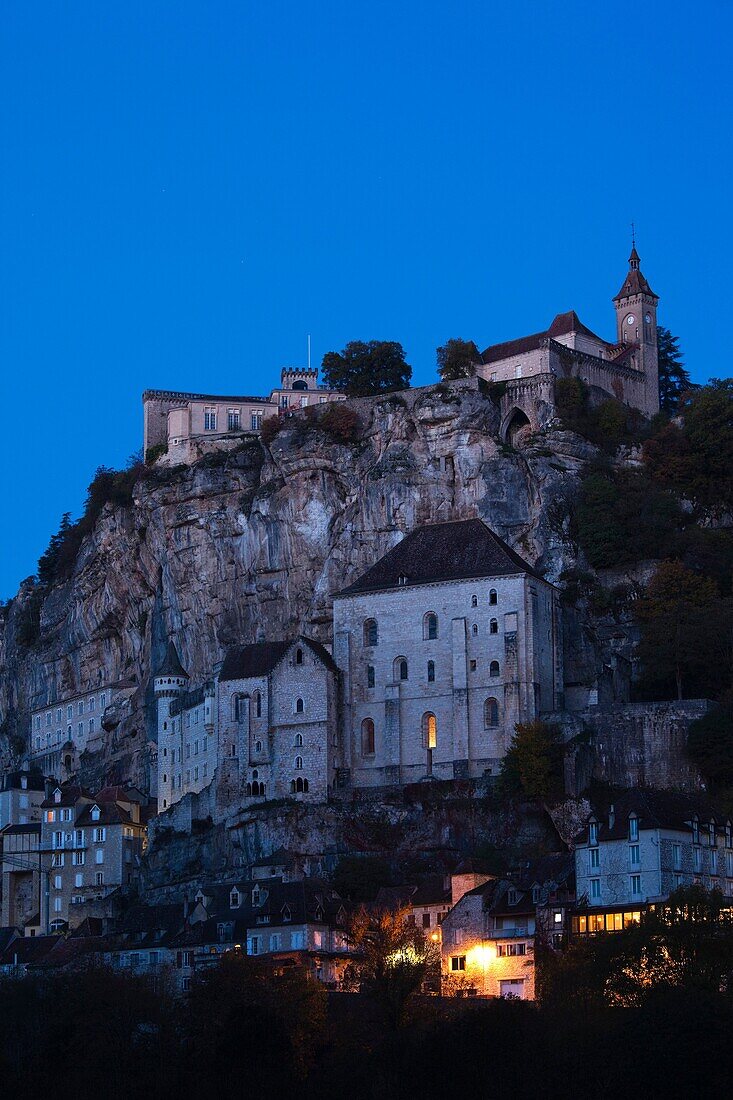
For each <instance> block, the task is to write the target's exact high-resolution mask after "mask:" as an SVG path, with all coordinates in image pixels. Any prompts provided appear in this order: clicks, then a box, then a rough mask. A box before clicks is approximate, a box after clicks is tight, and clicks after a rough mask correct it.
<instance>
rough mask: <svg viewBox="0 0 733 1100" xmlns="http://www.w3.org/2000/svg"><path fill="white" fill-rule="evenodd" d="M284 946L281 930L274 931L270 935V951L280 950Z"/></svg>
mask: <svg viewBox="0 0 733 1100" xmlns="http://www.w3.org/2000/svg"><path fill="white" fill-rule="evenodd" d="M281 946H282V936H281V934H280V933H279V932H274V933H273V934H272V935H271V936H270V951H279V950H280V948H281Z"/></svg>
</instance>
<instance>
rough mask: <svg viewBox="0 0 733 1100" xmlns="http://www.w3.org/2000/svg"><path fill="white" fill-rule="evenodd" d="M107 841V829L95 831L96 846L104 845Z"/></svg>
mask: <svg viewBox="0 0 733 1100" xmlns="http://www.w3.org/2000/svg"><path fill="white" fill-rule="evenodd" d="M106 839H107V830H106V829H95V830H94V842H95V844H102V843H103V842H104V841H105V840H106Z"/></svg>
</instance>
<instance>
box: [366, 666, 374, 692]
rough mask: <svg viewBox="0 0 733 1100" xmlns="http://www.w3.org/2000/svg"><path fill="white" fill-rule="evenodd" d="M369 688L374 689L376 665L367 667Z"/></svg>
mask: <svg viewBox="0 0 733 1100" xmlns="http://www.w3.org/2000/svg"><path fill="white" fill-rule="evenodd" d="M367 687H368V688H373V687H374V665H367Z"/></svg>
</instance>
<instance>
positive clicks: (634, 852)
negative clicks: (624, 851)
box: [629, 844, 641, 867]
mask: <svg viewBox="0 0 733 1100" xmlns="http://www.w3.org/2000/svg"><path fill="white" fill-rule="evenodd" d="M629 863H630V864H631V866H632V867H638V866H639V864H640V863H641V856H640V854H639V845H638V844H630V845H629Z"/></svg>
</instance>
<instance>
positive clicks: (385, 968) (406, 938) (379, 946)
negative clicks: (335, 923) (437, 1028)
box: [345, 906, 438, 1028]
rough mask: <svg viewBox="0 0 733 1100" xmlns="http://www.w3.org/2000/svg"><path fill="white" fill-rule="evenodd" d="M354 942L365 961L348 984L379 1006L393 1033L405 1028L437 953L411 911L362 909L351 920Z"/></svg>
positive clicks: (406, 908) (351, 972)
mask: <svg viewBox="0 0 733 1100" xmlns="http://www.w3.org/2000/svg"><path fill="white" fill-rule="evenodd" d="M349 940H350V942H351V945H352V947H353V949H354V951H355V952H356V953H357V954H358V955H359V956H360V959H359V961H358V962H354V963H352V964H351V966H350V967H349V969H348V971H347V974H346V976H345V980H346V981H347V982H349V983H350V984H352V985H353V986H355V987H356V988H358V989H359V990H360V991H361V992H362V993H365V994H367V995H368V996H370V997H371V998H372V999H373V1000H374V1001H375V1002H376V1004H377V1005H378V1006H379V1007H380V1009H381V1010H382V1012H383V1013H384V1017H385V1022H386V1024H387V1025H388V1026H389V1027H393V1028H394V1027H399V1026H400V1025H401V1024H402V1023H403V1022H404V1019H405V1012H406V1009H407V1005H408V1002H409V1001H410V999H411V998H412V997H413V996H414V994H415V993H417V992H419V990H420V988H421V986H422V983H423V981H424V979H425V976H426V974H427V972H428V970H429V968H430V967H431V966H434V965H437V961H438V951H437V948H436V947H435V945H434V944H432V943H431V942H429V941H428V940H427V939H426V937H425V933H424V932H423V930H422V928H417V927H416V925H415V924H414V922H413V921H412V920H411V911H410V908H409V906H403V907H400V908H397V909H387V908H370V909H367V908H366V907H365V906H361V907H360V908H359V909H357V910H356V911H355V912H354V913H353V915H352V917H351V921H350V923H349Z"/></svg>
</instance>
